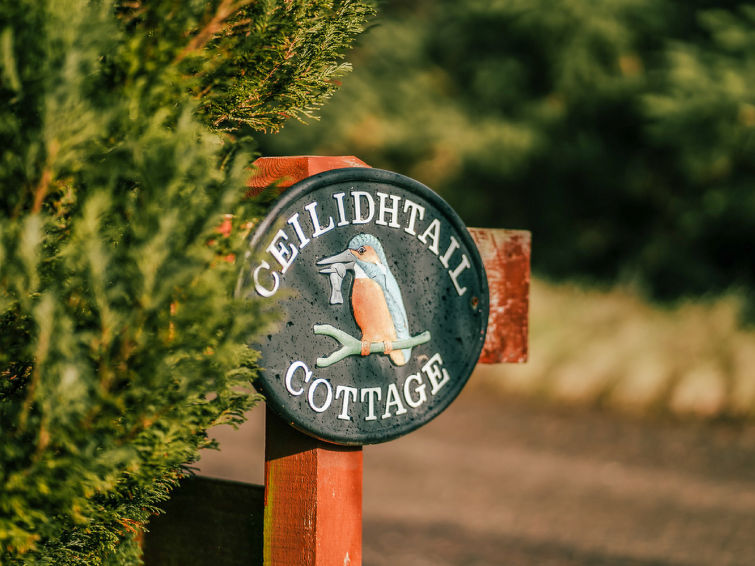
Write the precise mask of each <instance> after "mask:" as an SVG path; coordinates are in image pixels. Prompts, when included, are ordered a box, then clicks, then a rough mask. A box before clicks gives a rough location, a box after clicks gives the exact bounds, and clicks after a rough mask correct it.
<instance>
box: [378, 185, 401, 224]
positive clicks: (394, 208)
mask: <svg viewBox="0 0 755 566" xmlns="http://www.w3.org/2000/svg"><path fill="white" fill-rule="evenodd" d="M377 196H378V199H380V205H379V207H378V219H377V220H375V224H379V225H380V226H390V227H391V228H401V224H399V223H398V222H396V218H398V201H400V200H401V197H398V196H396V195H387V194H385V193H381V192H378V193H377ZM389 198H390V199H391V202H393V204H392V205H391V207H390V208H389V207H387V206H386V205H385V202H386V201H387V200H388V199H389ZM386 213H387V214H390V215H391V223H390V224H388V223H387V222H386V221H385V215H386Z"/></svg>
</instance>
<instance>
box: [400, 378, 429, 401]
mask: <svg viewBox="0 0 755 566" xmlns="http://www.w3.org/2000/svg"><path fill="white" fill-rule="evenodd" d="M414 384H416V385H414ZM412 385H414V390H412ZM425 389H427V385H425V384H424V383H422V376H421V375H420V374H418V373H415V374H413V375H410V376H409V377H407V378H406V381H405V382H404V399H405V400H406V404H407V405H409V406H410V407H411V408H412V409H416V408H417V407H419V406H420V405H421V404H422V403H424V402H425V401H427V393H425ZM415 395H416V396H417V397H416V399H415V397H414V396H415Z"/></svg>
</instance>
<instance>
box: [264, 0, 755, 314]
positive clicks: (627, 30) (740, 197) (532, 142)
mask: <svg viewBox="0 0 755 566" xmlns="http://www.w3.org/2000/svg"><path fill="white" fill-rule="evenodd" d="M354 60H355V62H356V63H357V64H356V68H357V71H356V72H355V73H354V74H353V75H351V76H350V77H349V79H348V81H346V82H345V84H344V88H343V90H342V91H341V92H339V94H338V95H336V98H335V99H334V102H333V103H332V104H331V105H329V106H328V107H327V108H326V109H325V112H324V114H323V117H322V120H321V121H319V122H317V123H314V124H310V125H308V126H306V127H304V126H302V125H300V124H295V123H294V124H289V125H288V126H287V127H286V128H285V129H284V130H283V132H282V133H281V134H280V135H276V136H271V137H268V138H265V139H264V140H263V141H262V144H263V149H264V152H265V153H267V154H296V153H333V154H344V153H345V154H355V155H358V156H359V157H360V158H362V159H364V160H365V161H367V162H368V163H370V164H371V165H373V166H376V167H382V168H386V169H392V170H396V171H400V172H402V173H405V174H407V175H410V176H413V177H415V178H417V179H419V180H420V181H422V182H424V183H426V184H427V185H429V186H430V187H432V188H434V189H435V190H436V191H438V192H440V193H441V194H442V195H443V196H444V198H446V199H447V200H448V201H449V202H450V203H451V205H452V206H453V207H454V208H456V209H457V210H458V211H459V212H460V214H461V215H462V217H463V218H464V219H465V221H466V222H467V223H468V224H470V225H480V226H500V227H508V228H515V227H521V228H527V229H530V230H532V231H533V234H534V253H533V267H534V269H535V271H536V272H537V273H539V274H540V275H544V276H547V277H551V278H558V279H563V278H571V279H578V280H583V281H591V282H596V281H597V282H602V283H606V284H609V283H617V282H619V283H623V284H629V285H631V286H633V287H634V288H636V289H638V290H640V291H641V292H643V293H645V294H646V295H647V296H649V297H652V298H655V299H662V300H675V299H678V298H681V297H700V296H704V295H708V294H711V293H720V292H726V291H729V290H732V289H733V290H735V291H736V292H738V293H740V294H743V295H744V294H749V297H750V300H749V309H750V320H752V316H753V314H752V313H753V312H754V311H753V305H754V304H755V301H753V298H752V297H753V294H752V293H749V289H751V288H752V287H753V285H755V261H753V251H752V244H753V242H755V160H754V159H753V154H754V153H755V6H753V5H752V4H751V3H749V2H741V1H733V2H713V1H708V0H697V1H693V2H688V1H685V2H682V1H676V0H608V1H605V2H592V1H589V0H564V1H562V2H549V1H545V0H535V1H529V0H528V1H524V0H508V1H494V2H493V1H482V0H470V1H469V2H456V1H454V0H436V1H425V0H417V1H415V2H411V3H406V2H398V1H391V2H385V3H384V4H383V6H382V13H381V18H380V19H379V21H378V23H377V25H376V26H375V27H374V28H372V29H371V30H370V31H369V33H368V34H367V35H366V36H365V37H364V38H362V44H361V48H360V49H359V50H358V52H357V54H356V55H355V59H354Z"/></svg>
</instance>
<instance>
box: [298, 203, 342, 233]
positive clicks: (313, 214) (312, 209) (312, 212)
mask: <svg viewBox="0 0 755 566" xmlns="http://www.w3.org/2000/svg"><path fill="white" fill-rule="evenodd" d="M304 208H305V209H306V210H308V211H309V218H310V219H311V220H312V226H314V227H315V231H314V232H312V237H313V238H319V237H320V236H322V235H323V234H325V232H330V231H331V230H332V229H333V228H335V227H336V225H335V224H333V217H332V216H331V217H330V218H328V220H330V222H328V226H327V227H326V228H323V227H322V226H321V225H320V219H319V218H318V217H317V202H310V203H309V204H308V205H307V206H305V207H304Z"/></svg>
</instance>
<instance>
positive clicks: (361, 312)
mask: <svg viewBox="0 0 755 566" xmlns="http://www.w3.org/2000/svg"><path fill="white" fill-rule="evenodd" d="M351 305H352V308H353V309H354V318H355V319H356V321H357V324H358V325H359V328H360V329H361V330H362V340H363V341H365V342H392V341H394V340H395V339H396V328H395V327H394V326H393V319H392V318H391V313H390V311H389V310H388V304H387V303H386V301H385V295H384V294H383V289H382V288H381V287H380V285H378V284H377V283H376V282H375V281H373V280H372V279H368V278H357V279H355V280H354V287H353V288H352V290H351ZM390 356H391V360H392V361H393V362H394V363H395V364H397V365H403V364H404V363H405V360H404V354H403V352H401V350H394V351H393V352H391V353H390Z"/></svg>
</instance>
